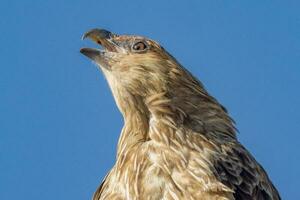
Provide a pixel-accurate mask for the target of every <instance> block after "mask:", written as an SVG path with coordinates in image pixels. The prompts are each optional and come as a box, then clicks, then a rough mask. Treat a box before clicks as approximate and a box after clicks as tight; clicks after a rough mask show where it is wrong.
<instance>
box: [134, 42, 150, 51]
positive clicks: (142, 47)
mask: <svg viewBox="0 0 300 200" xmlns="http://www.w3.org/2000/svg"><path fill="white" fill-rule="evenodd" d="M147 48H148V46H147V45H146V44H145V43H144V42H142V41H140V42H137V43H135V44H134V45H133V46H132V50H133V51H143V50H145V49H147Z"/></svg>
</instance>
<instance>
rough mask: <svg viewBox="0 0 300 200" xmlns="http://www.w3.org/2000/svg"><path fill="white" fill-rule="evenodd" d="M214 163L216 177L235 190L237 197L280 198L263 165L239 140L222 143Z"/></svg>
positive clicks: (263, 199)
mask: <svg viewBox="0 0 300 200" xmlns="http://www.w3.org/2000/svg"><path fill="white" fill-rule="evenodd" d="M213 163H214V169H215V170H214V171H215V173H216V177H217V178H218V179H219V180H220V181H221V182H222V183H223V184H224V185H226V186H227V187H229V188H231V189H232V190H233V191H234V194H233V195H234V197H235V199H245V200H247V199H249V200H252V199H259V200H260V199H261V200H265V199H270V200H279V199H280V196H279V193H278V192H277V190H276V188H275V187H274V186H273V184H272V182H271V181H270V179H269V177H268V175H267V173H266V172H265V170H264V169H263V167H262V166H261V165H260V164H259V163H258V162H257V161H256V160H255V159H254V157H253V156H252V155H251V154H250V153H249V152H248V151H247V150H246V149H245V148H244V147H243V146H242V145H241V144H240V143H239V142H237V141H236V142H233V143H231V144H227V145H223V146H222V145H221V151H220V152H219V153H218V154H216V155H215V156H214V161H213Z"/></svg>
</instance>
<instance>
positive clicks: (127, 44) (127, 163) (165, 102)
mask: <svg viewBox="0 0 300 200" xmlns="http://www.w3.org/2000/svg"><path fill="white" fill-rule="evenodd" d="M84 38H90V39H92V40H93V41H95V42H97V43H99V44H100V45H102V46H103V47H104V49H105V50H98V49H90V48H83V49H81V53H83V54H84V55H86V56H88V57H89V58H91V59H92V60H94V62H96V63H97V64H98V65H99V66H100V68H101V70H102V71H103V73H104V75H105V77H106V79H107V81H108V83H109V86H110V88H111V90H112V93H113V96H114V98H115V101H116V103H117V105H118V108H119V109H120V111H121V113H122V115H123V117H124V127H123V129H122V132H121V136H120V139H119V143H118V151H117V159H116V163H115V165H114V167H113V168H112V169H111V171H110V172H109V173H108V174H107V176H106V177H105V179H104V181H103V183H102V184H101V186H100V187H99V188H98V190H97V191H96V193H95V195H94V198H93V199H94V200H103V199H108V200H124V199H126V200H138V199H142V200H144V199H145V200H148V199H149V200H171V199H174V200H182V199H186V200H189V199H191V200H193V199H194V200H196V199H197V200H198V199H199V200H201V199H220V200H229V199H251V200H252V199H253V200H254V199H259V200H260V199H262V200H264V199H272V200H273V199H274V200H277V199H280V197H279V194H278V192H277V191H276V189H275V187H274V186H273V184H272V183H271V181H270V180H269V178H268V176H267V174H266V172H265V171H264V169H263V168H262V167H261V166H260V165H259V164H258V163H257V161H255V159H254V158H253V157H252V156H251V155H250V153H249V152H248V151H247V150H246V149H245V148H244V147H243V146H242V145H241V144H240V143H239V142H238V140H237V138H236V134H235V127H234V122H233V120H232V119H231V118H230V117H229V115H228V113H227V111H226V109H225V108H224V107H223V106H222V105H221V104H219V103H218V101H217V100H216V99H214V98H213V97H212V96H210V95H209V94H208V93H207V91H206V90H205V89H204V87H203V85H202V84H201V82H199V81H198V80H197V79H196V78H195V77H193V76H192V75H191V74H190V73H189V72H188V71H187V70H186V69H184V68H183V67H182V66H181V65H180V64H179V63H178V62H177V61H176V60H175V59H174V58H173V57H172V56H171V55H170V54H168V53H167V52H166V51H165V50H164V49H163V48H162V47H161V46H160V45H159V44H158V43H156V42H155V41H153V40H149V39H147V38H144V37H140V36H129V35H122V36H119V35H116V34H112V33H111V32H108V31H106V30H103V29H94V30H91V31H89V32H87V33H86V34H85V35H84Z"/></svg>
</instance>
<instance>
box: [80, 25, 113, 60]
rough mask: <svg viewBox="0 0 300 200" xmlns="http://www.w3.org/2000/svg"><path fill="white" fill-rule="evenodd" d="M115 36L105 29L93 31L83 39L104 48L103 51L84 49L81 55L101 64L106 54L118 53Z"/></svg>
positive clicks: (81, 50)
mask: <svg viewBox="0 0 300 200" xmlns="http://www.w3.org/2000/svg"><path fill="white" fill-rule="evenodd" d="M114 36H115V35H114V34H113V33H111V32H109V31H107V30H104V29H93V30H90V31H88V32H86V33H85V34H84V35H83V36H82V39H85V38H88V39H91V40H92V41H94V42H96V43H97V44H99V45H101V46H102V47H103V50H100V49H95V48H82V49H80V53H82V54H83V55H85V56H87V57H89V58H90V59H92V60H94V61H95V62H99V63H101V59H103V58H101V57H102V56H103V55H104V54H105V52H117V50H118V48H119V47H118V46H117V45H116V44H115V43H114V41H113V37H114Z"/></svg>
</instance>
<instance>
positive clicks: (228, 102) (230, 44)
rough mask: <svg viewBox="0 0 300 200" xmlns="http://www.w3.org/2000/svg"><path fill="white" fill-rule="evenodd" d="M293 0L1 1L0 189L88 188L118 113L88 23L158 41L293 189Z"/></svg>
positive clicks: (295, 195)
mask: <svg viewBox="0 0 300 200" xmlns="http://www.w3.org/2000/svg"><path fill="white" fill-rule="evenodd" d="M299 7H300V3H299V1H276V0H274V1H211V0H209V1H208V0H207V1H196V0H194V1H181V2H180V1H174V2H171V1H164V2H162V1H160V0H152V1H147V3H145V2H142V1H137V0H136V1H100V0H98V1H76V0H73V1H58V0H51V1H32V0H26V1H6V0H2V1H1V7H0V13H1V14H0V15H1V17H0V27H1V31H0V32H1V37H0V44H1V48H0V55H1V59H0V63H1V65H0V199H1V200H14V199H44V200H48V199H49V200H50V199H51V200H52V199H57V200H60V199H61V200H63V199H73V200H75V199H78V200H79V199H90V198H91V196H92V194H93V192H94V191H95V189H96V187H97V186H98V185H99V184H100V182H101V180H102V178H103V176H104V175H105V174H106V172H107V171H108V170H109V169H110V168H111V167H112V165H113V163H114V159H115V150H116V148H115V147H116V143H117V139H118V136H119V132H120V130H121V128H122V117H121V115H120V113H119V111H118V110H117V107H116V105H115V103H114V101H113V98H112V95H111V93H110V90H109V88H108V86H107V83H106V81H105V79H104V77H103V76H102V74H101V72H100V71H98V70H97V68H96V67H95V66H94V65H93V64H92V63H91V61H89V60H88V59H87V58H85V57H84V56H82V55H80V53H79V49H80V48H81V47H83V46H85V45H90V46H93V45H92V44H91V43H90V42H88V41H81V39H80V38H81V35H82V34H83V33H84V32H85V31H87V30H89V29H91V28H95V27H99V28H106V29H108V30H111V31H113V32H116V33H120V34H125V33H128V34H139V35H144V36H148V37H150V38H152V39H155V40H157V41H159V42H160V43H161V44H162V45H163V46H164V47H165V48H166V49H167V50H168V51H169V52H170V53H171V54H173V55H174V56H175V57H176V58H177V59H178V60H179V61H180V62H181V63H182V64H183V65H184V66H185V67H186V68H188V69H189V70H190V71H191V72H192V73H193V74H195V75H196V76H197V77H198V78H199V79H200V80H201V81H202V82H203V83H204V84H205V85H206V88H207V89H208V90H209V91H210V93H211V94H212V95H213V96H215V97H216V98H217V99H218V100H219V101H220V102H221V103H222V104H223V105H225V107H227V109H228V110H229V112H230V114H231V116H232V117H233V118H234V119H235V121H236V122H237V128H238V129H239V132H240V133H239V134H238V137H239V139H240V141H241V142H242V143H243V144H244V145H245V146H246V147H247V148H248V149H249V150H250V151H251V152H252V154H253V155H254V156H255V157H256V159H257V160H258V161H259V162H260V163H261V164H262V165H263V166H264V168H265V169H266V170H267V172H268V173H269V176H270V177H271V179H272V180H273V182H274V184H275V185H276V186H277V188H278V190H279V191H280V193H281V195H282V197H283V199H300V193H299V189H298V187H299V178H300V172H299V171H300V170H299V165H300V151H299V149H298V147H299V146H300V142H299V140H300V135H299V129H300V109H299V105H300V92H299V86H300V78H299V77H300V66H299V64H300V37H299V36H300V14H299Z"/></svg>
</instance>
